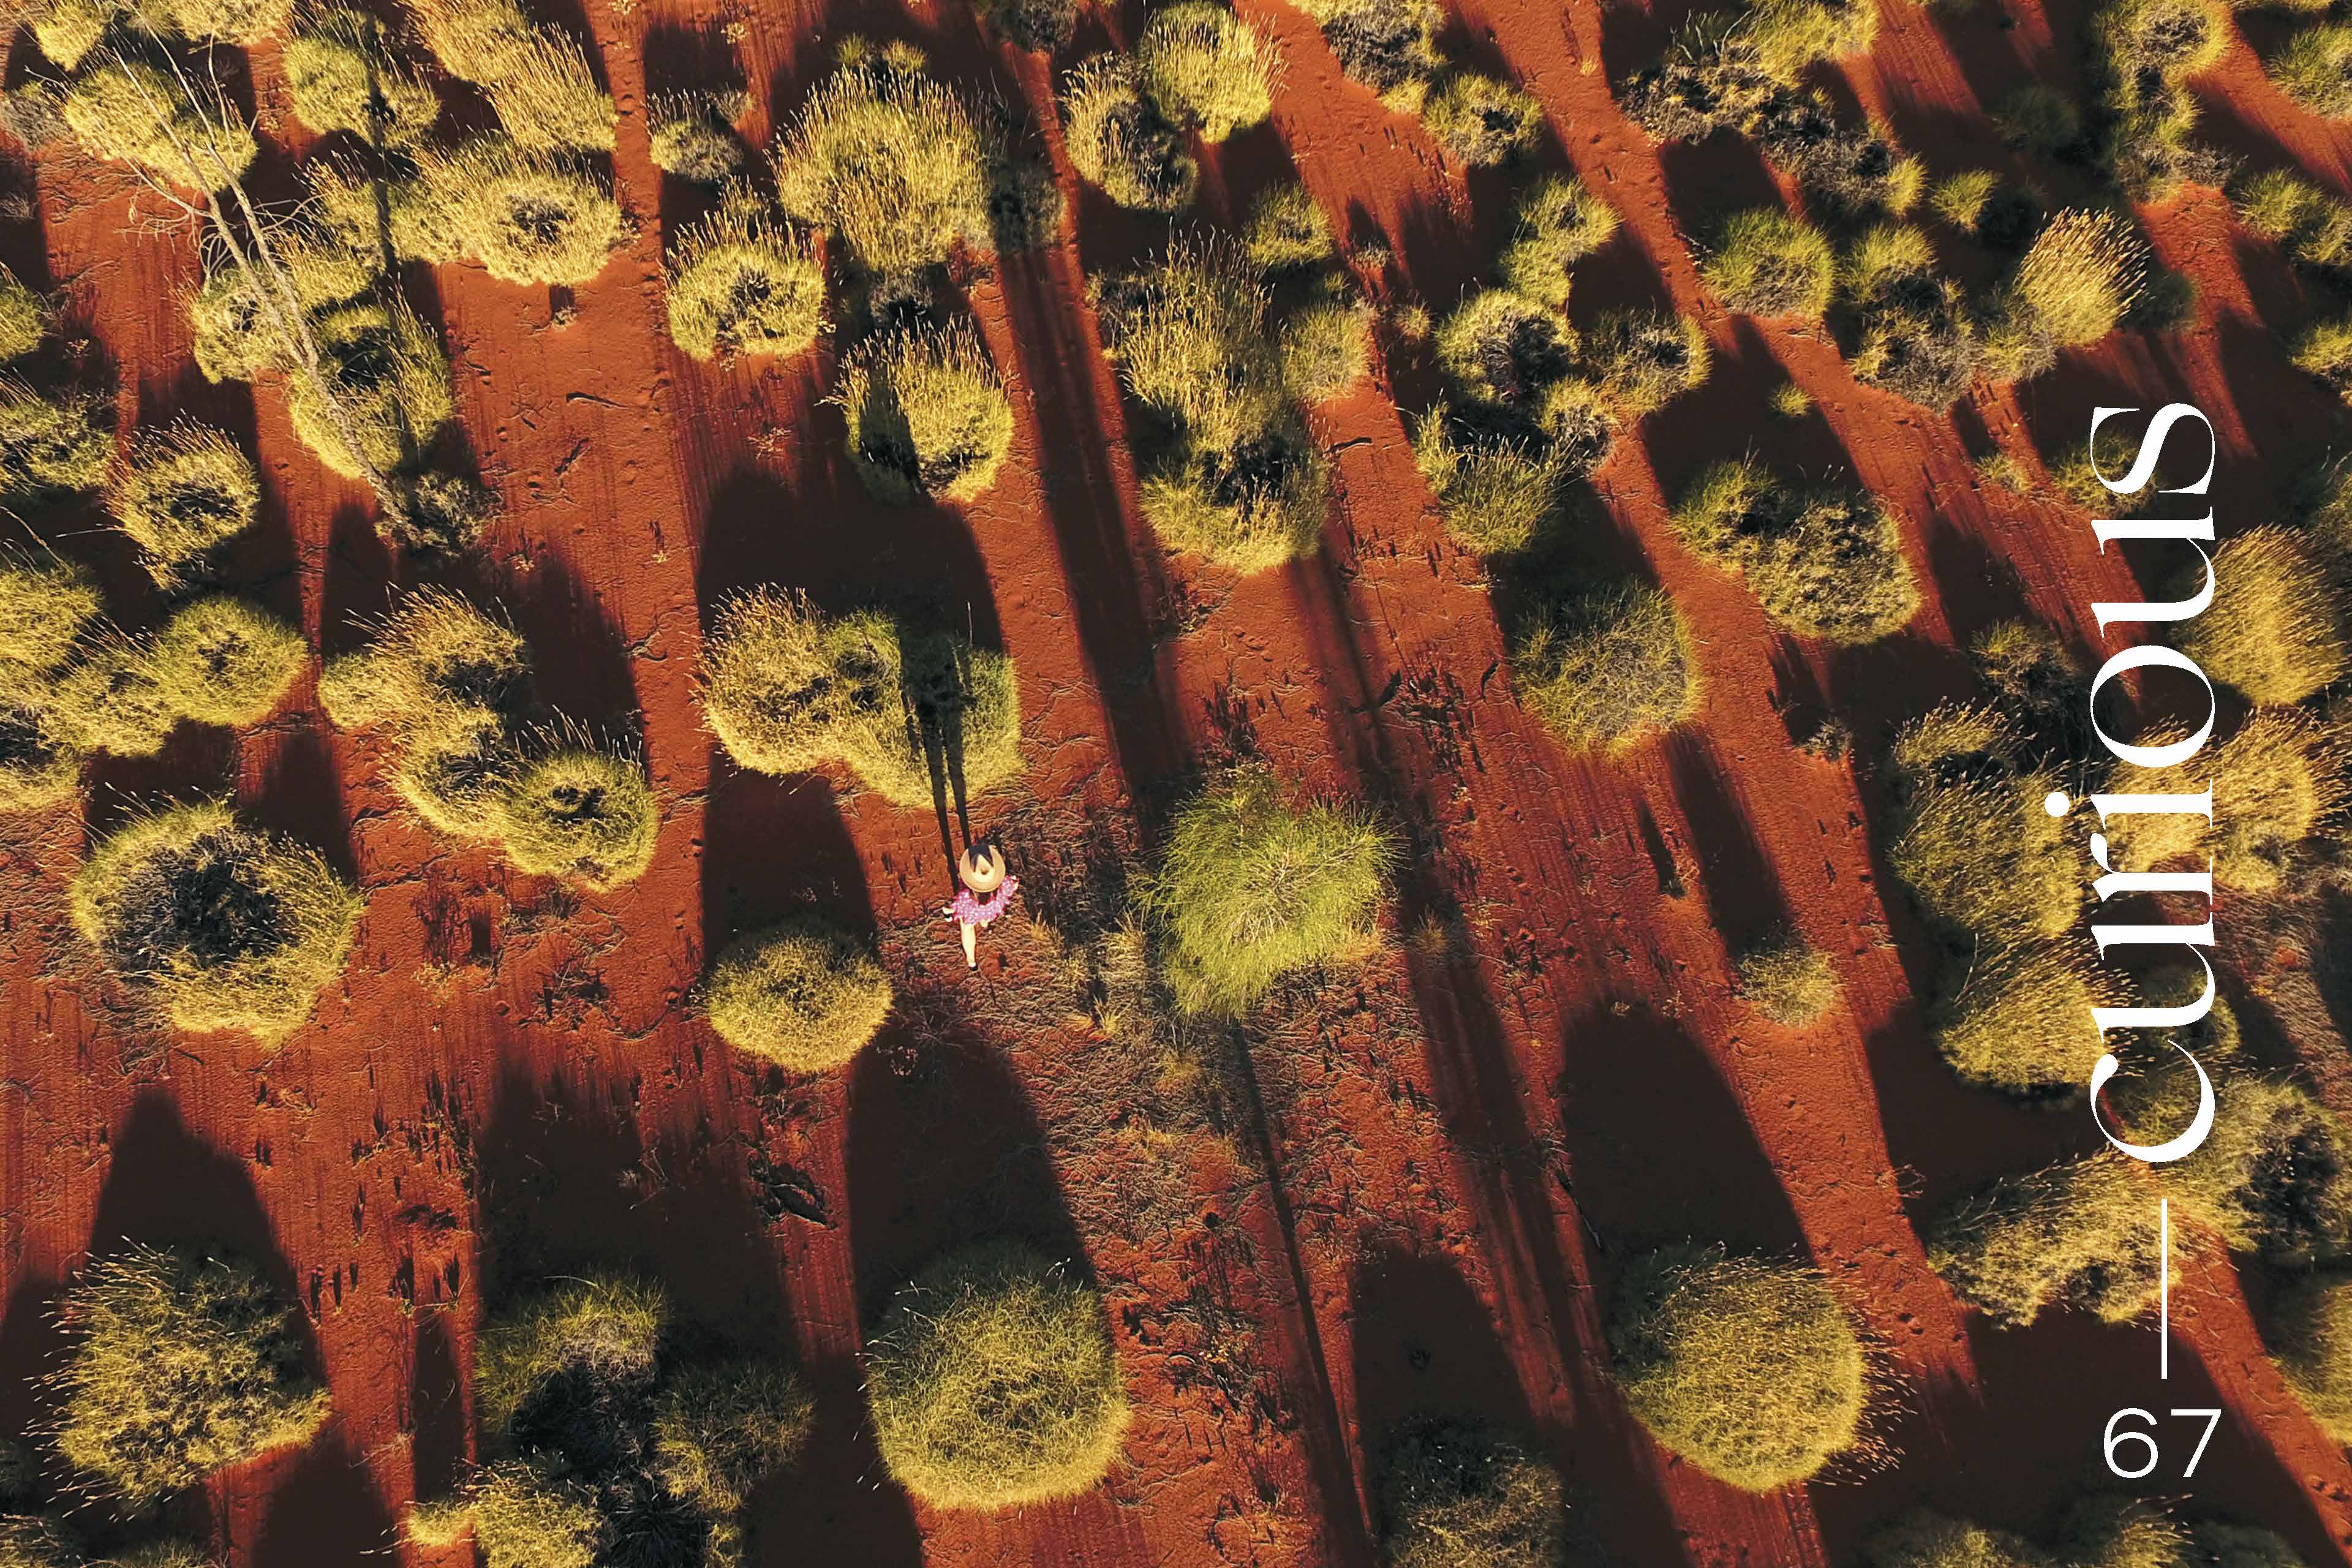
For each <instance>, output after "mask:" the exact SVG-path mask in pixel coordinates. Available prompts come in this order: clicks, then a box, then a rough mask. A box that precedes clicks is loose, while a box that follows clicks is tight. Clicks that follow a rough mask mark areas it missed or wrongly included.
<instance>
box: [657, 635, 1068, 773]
mask: <svg viewBox="0 0 2352 1568" xmlns="http://www.w3.org/2000/svg"><path fill="white" fill-rule="evenodd" d="M702 704H703V711H704V714H705V716H706V718H707V720H708V721H709V725H710V728H711V731H712V732H713V733H714V734H716V735H717V736H718V737H719V743H720V744H722V745H724V746H725V747H726V748H727V751H728V754H729V755H730V756H731V757H733V758H734V759H735V761H736V762H737V763H740V764H741V765H742V766H744V767H747V768H752V769H756V770H758V771H759V772H761V773H806V772H809V771H811V770H812V769H814V768H817V767H821V766H823V765H824V763H829V762H839V763H845V764H846V765H847V766H848V767H849V769H850V770H851V771H852V772H853V773H856V775H857V777H858V778H859V779H860V780H861V781H862V782H863V783H864V784H866V786H867V787H869V788H871V789H874V790H876V791H877V792H878V793H879V794H881V795H883V796H884V798H886V799H887V800H889V801H891V802H893V803H895V804H897V805H930V804H931V803H932V801H933V799H934V791H935V790H945V789H946V788H947V787H949V785H950V784H954V785H955V786H956V787H958V788H960V789H961V791H963V792H964V793H966V794H969V795H978V794H980V793H982V791H985V790H988V789H992V788H993V787H995V786H996V785H997V784H1003V783H1004V782H1005V781H1006V780H1008V779H1011V778H1013V777H1014V776H1015V775H1016V774H1018V773H1020V771H1021V766H1022V764H1021V706H1020V697H1019V692H1018V689H1017V687H1016V685H1015V683H1014V679H1013V661H1012V660H1011V659H1009V658H1005V657H1004V656H1003V654H1001V653H997V652H994V651H992V650H991V649H987V648H980V647H973V646H972V645H971V643H970V642H969V641H967V640H966V639H965V638H964V637H961V635H959V634H957V633H955V632H951V631H945V630H931V629H927V628H923V627H920V626H916V625H914V624H912V623H909V622H902V621H894V620H893V619H892V618H891V617H889V616H885V615H882V614H880V613H878V612H875V611H864V612H859V613H856V614H853V615H847V616H823V615H820V614H818V613H817V612H816V611H815V610H814V608H813V607H812V606H811V605H809V604H808V603H807V601H806V600H804V599H802V598H800V597H798V596H795V595H788V594H785V593H782V592H780V591H778V590H774V589H763V590H758V591H754V592H752V593H749V594H746V595H741V596H740V597H739V598H737V599H735V600H734V601H732V602H731V603H730V604H729V605H727V606H726V607H725V608H724V609H723V610H722V611H721V612H720V614H719V618H718V622H717V624H716V625H715V626H714V627H713V628H712V631H711V633H710V636H709V641H708V642H707V644H706V646H705V647H704V651H703V678H702Z"/></svg>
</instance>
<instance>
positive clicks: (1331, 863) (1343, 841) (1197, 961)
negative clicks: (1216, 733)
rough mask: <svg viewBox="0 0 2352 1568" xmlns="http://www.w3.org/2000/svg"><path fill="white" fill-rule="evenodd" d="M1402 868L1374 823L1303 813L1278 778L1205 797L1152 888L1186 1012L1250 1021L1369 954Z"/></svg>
mask: <svg viewBox="0 0 2352 1568" xmlns="http://www.w3.org/2000/svg"><path fill="white" fill-rule="evenodd" d="M1395 863H1396V846H1395V843H1394V841H1393V840H1392V839H1391V837H1390V836H1389V834H1388V832H1387V830H1386V829H1384V828H1383V827H1382V826H1381V825H1380V824H1379V823H1378V822H1377V821H1375V820H1374V819H1373V818H1372V817H1371V816H1369V815H1368V814H1366V813H1364V812H1362V811H1360V810H1359V809H1356V808H1354V807H1350V806H1345V805H1329V804H1326V803H1322V802H1316V803H1312V804H1308V805H1294V804H1293V803H1292V802H1291V801H1290V800H1289V799H1288V798H1287V797H1286V794H1285V792H1284V790H1283V789H1282V787H1281V785H1280V784H1277V783H1276V781H1275V779H1274V777H1273V776H1272V775H1271V774H1269V773H1257V772H1249V773H1243V774H1241V775H1240V776H1238V777H1236V778H1234V779H1232V780H1230V781H1228V782H1226V783H1224V784H1220V785H1218V786H1216V787H1214V788H1213V789H1210V790H1208V791H1207V792H1205V793H1203V794H1202V795H1198V796H1196V797H1194V798H1193V799H1192V801H1190V802H1188V803H1187V804H1186V805H1183V806H1182V807H1181V808H1180V809H1179V810H1178V811H1177V813H1176V817H1175V820H1174V821H1173V822H1172V823H1171V825H1170V826H1169V830H1168V839H1167V845H1166V847H1165V849H1164V850H1163V851H1162V853H1161V856H1160V868H1159V869H1158V870H1157V871H1156V872H1155V873H1154V874H1153V875H1152V876H1151V878H1150V880H1149V881H1148V883H1147V884H1146V886H1145V888H1144V889H1143V905H1144V908H1145V909H1146V910H1147V911H1148V912H1149V913H1150V917H1151V918H1152V920H1153V921H1155V922H1156V923H1157V925H1158V927H1159V929H1160V932H1161V934H1162V936H1163V937H1164V939H1165V941H1166V943H1167V953H1166V960H1165V963H1166V969H1167V981H1168V984H1169V987H1170V989H1171V991H1172V992H1173V993H1174V994H1175V997H1176V1001H1177V1004H1178V1005H1180V1006H1181V1008H1182V1009H1183V1010H1184V1011H1185V1012H1187V1013H1207V1014H1216V1015H1228V1016H1229V1015H1236V1014H1240V1013H1243V1012H1245V1011H1247V1010H1248V1009H1249V1008H1250V1007H1251V1006H1253V1005H1255V1004H1256V1003H1257V1001H1258V1000H1259V999H1260V998H1261V997H1263V996H1265V994H1266V993H1267V992H1269V991H1271V990H1272V989H1273V988H1274V987H1275V986H1276V984H1279V983H1280V982H1281V981H1282V980H1284V979H1285V978H1286V977H1287V976H1289V975H1291V974H1293V973H1297V971H1299V970H1302V969H1306V968H1308V967H1310V966H1313V965H1316V964H1322V963H1335V962H1339V961H1343V960H1345V959H1348V958H1349V957H1351V956H1355V955H1359V954H1360V953H1361V952H1364V951H1366V949H1367V948H1368V947H1369V946H1370V942H1371V940H1372V934H1373V921H1374V920H1375V919H1376V918H1377V916H1378V914H1379V911H1380V905H1381V898H1382V896H1383V893H1384V891H1385V889H1386V887H1387V883H1388V877H1389V873H1390V871H1391V868H1393V867H1394V865H1395Z"/></svg>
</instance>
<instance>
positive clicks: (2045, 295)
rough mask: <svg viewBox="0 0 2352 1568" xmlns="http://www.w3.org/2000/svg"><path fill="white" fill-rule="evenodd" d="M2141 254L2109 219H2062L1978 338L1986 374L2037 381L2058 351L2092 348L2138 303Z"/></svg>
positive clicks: (2022, 266) (2125, 227) (2036, 245)
mask: <svg viewBox="0 0 2352 1568" xmlns="http://www.w3.org/2000/svg"><path fill="white" fill-rule="evenodd" d="M2146 270H2147V247H2146V246H2144V245H2143V244H2141V243H2140V240H2139V237H2137V235H2135V234H2134V233H2133V232H2132V229H2131V225H2130V224H2129V223H2128V222H2127V221H2126V220H2125V219H2123V218H2121V217H2119V216H2116V214H2114V213H2104V212H2102V213H2093V212H2081V211H2074V212H2063V213H2060V214H2059V215H2058V216H2056V217H2054V218H2053V219H2051V220H2050V222H2049V224H2048V226H2045V227H2044V228H2043V229H2042V233H2041V235H2040V237H2037V238H2036V239H2035V240H2034V242H2033V247H2032V249H2030V250H2028V251H2027V252H2026V253H2025V258H2024V259H2023V260H2022V261H2021V262H2019V263H2018V267H2017V272H2016V275H2015V276H2014V277H2013V278H2011V279H2010V284H2009V288H2008V289H2007V291H2006V292H2005V294H2004V295H2003V296H2002V299H2001V302H2000V307H1999V310H1998V311H1997V313H1996V316H1995V319H1994V321H1993V322H1992V324H1991V326H1990V328H1989V329H1988V331H1987V333H1986V337H1985V363H1986V366H1987V368H1988V370H1990V372H1991V373H1992V374H1995V375H1997V376H1999V377H2001V378H2002V379H2005V380H2011V381H2021V380H2024V379H2026V378H2027V377H2029V376H2033V375H2038V374H2041V373H2042V371H2044V370H2046V369H2048V368H2049V367H2050V365H2051V364H2052V363H2053V362H2054V361H2055V360H2056V358H2057V356H2058V351H2059V350H2061V349H2068V348H2077V347H2081V346H2083V345H2084V344H2088V343H2095V342H2098V341H2099V340H2100V339H2101V338H2104V337H2105V336H2106V335H2107V334H2108V333H2109V332H2112V331H2115V330H2116V325H2117V323H2119V322H2120V321H2122V320H2123V319H2124V313H2125V312H2126V310H2130V309H2131V306H2132V301H2133V300H2136V299H2137V298H2138V296H2139V292H2140V287H2141V279H2142V276H2143V274H2144V273H2145V272H2146Z"/></svg>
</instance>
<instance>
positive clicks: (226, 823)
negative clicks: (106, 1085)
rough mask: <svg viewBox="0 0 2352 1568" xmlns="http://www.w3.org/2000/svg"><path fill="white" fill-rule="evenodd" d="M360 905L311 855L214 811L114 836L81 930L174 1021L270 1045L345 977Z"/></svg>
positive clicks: (94, 877)
mask: <svg viewBox="0 0 2352 1568" xmlns="http://www.w3.org/2000/svg"><path fill="white" fill-rule="evenodd" d="M360 902H361V900H360V898H359V895H358V894H357V893H355V892H354V891H352V889H351V888H350V887H349V886H348V885H346V884H345V883H344V881H343V880H342V879H341V878H340V877H338V876H336V875H335V873H334V872H333V871H332V870H331V868H329V867H328V865H327V863H326V862H325V861H324V860H322V859H321V858H320V857H319V856H318V855H317V854H316V853H315V852H314V851H312V850H310V849H308V848H306V847H302V846H300V845H299V844H296V843H294V842H292V841H291V840H289V839H286V838H282V837H278V836H277V835H275V834H271V833H267V832H263V831H261V830H259V829H256V828H250V827H247V826H243V825H241V824H240V823H238V822H237V820H236V817H235V816H233V815H232V814H231V813H230V811H229V809H228V807H226V806H225V805H213V804H205V805H181V806H172V807H168V808H166V809H164V810H162V811H159V812H156V813H155V814H153V815H152V816H145V817H142V818H139V819H138V820H136V821H133V822H131V824H129V825H128V826H124V827H122V828H121V829H118V830H117V831H116V832H115V833H114V835H113V836H112V837H110V838H108V839H106V840H105V841H104V842H102V843H100V845H99V846H98V847H96V848H95V849H93V850H92V851H91V852H90V855H89V860H88V861H87V862H86V863H85V864H84V865H83V867H82V868H81V871H80V873H79V875H78V876H77V877H76V878H75V879H74V884H73V920H74V926H75V928H76V929H77V930H78V931H80V932H81V935H82V938H83V940H84V941H86V942H89V944H90V946H91V947H92V948H94V949H96V950H97V952H98V955H99V957H100V959H101V960H102V961H104V963H106V965H107V967H108V968H109V969H110V970H111V971H113V973H115V974H116V975H117V976H119V977H120V978H121V980H122V981H123V982H124V983H125V984H128V985H129V986H131V988H132V989H133V990H134V991H135V992H138V993H140V994H142V995H144V996H146V997H147V998H149V999H151V1000H152V1002H153V1003H154V1005H155V1006H156V1008H157V1010H158V1011H159V1012H161V1013H162V1014H163V1016H164V1017H165V1018H166V1019H168V1020H169V1021H170V1022H171V1023H173V1025H175V1026H178V1027H180V1028H183V1029H186V1030H190V1031H192V1032H196V1033H203V1032H205V1031H209V1030H215V1029H242V1030H245V1031H247V1033H250V1034H253V1035H257V1036H258V1037H261V1038H262V1039H264V1040H265V1041H267V1040H272V1039H275V1038H277V1037H280V1036H282V1035H284V1034H285V1033H286V1032H287V1031H288V1030H289V1029H291V1028H293V1027H294V1026H296V1025H297V1024H299V1023H300V1022H301V1021H302V1020H303V1019H304V1018H306V1017H308V1016H310V1005H311V1003H312V1001H313V1000H314V999H315V998H316V997H317V995H318V994H319V992H320V990H321V989H323V988H324V987H325V986H326V985H327V984H328V983H329V982H330V981H331V980H333V979H334V978H335V976H336V975H338V974H340V973H341V972H342V968H343V960H344V959H345V958H346V957H347V956H349V954H350V952H351V947H352V926H353V925H354V924H355V923H356V922H357V921H358V919H359V912H360Z"/></svg>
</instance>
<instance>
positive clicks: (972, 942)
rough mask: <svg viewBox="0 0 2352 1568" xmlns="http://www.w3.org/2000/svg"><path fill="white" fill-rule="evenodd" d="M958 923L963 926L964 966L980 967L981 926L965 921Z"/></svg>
mask: <svg viewBox="0 0 2352 1568" xmlns="http://www.w3.org/2000/svg"><path fill="white" fill-rule="evenodd" d="M956 923H957V924H958V925H959V926H961V927H962V928H963V966H964V967H965V968H966V969H978V968H979V967H980V928H979V927H978V926H976V925H972V924H971V923H970V922H968V921H957V922H956Z"/></svg>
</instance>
